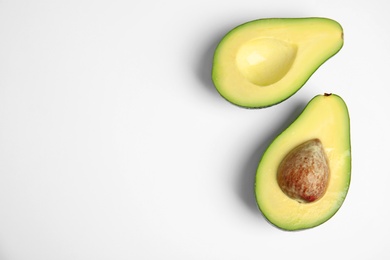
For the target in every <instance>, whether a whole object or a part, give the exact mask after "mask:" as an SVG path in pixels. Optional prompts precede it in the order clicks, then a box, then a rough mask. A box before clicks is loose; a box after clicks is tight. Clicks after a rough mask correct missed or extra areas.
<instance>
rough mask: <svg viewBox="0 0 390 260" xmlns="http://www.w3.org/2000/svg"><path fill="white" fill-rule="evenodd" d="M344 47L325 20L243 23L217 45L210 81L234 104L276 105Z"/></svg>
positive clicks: (334, 28) (336, 31) (339, 31)
mask: <svg viewBox="0 0 390 260" xmlns="http://www.w3.org/2000/svg"><path fill="white" fill-rule="evenodd" d="M342 46H343V29H342V27H341V26H340V24H339V23H337V22H336V21H334V20H331V19H328V18H271V19H259V20H254V21H250V22H247V23H244V24H242V25H239V26H238V27H236V28H234V29H233V30H231V31H230V32H228V33H227V34H226V35H225V36H224V37H223V39H222V40H221V42H220V43H219V44H218V46H217V48H216V50H215V53H214V60H213V68H212V80H213V82H214V85H215V87H216V89H217V90H218V92H219V93H220V94H221V96H223V97H224V98H225V99H226V100H228V101H230V102H231V103H233V104H236V105H238V106H242V107H248V108H262V107H268V106H272V105H275V104H277V103H280V102H282V101H283V100H285V99H287V98H289V97H290V96H292V95H293V94H294V93H295V92H296V91H298V90H299V89H300V88H301V87H302V86H303V85H304V84H305V82H306V81H307V80H308V79H309V78H310V76H311V75H312V74H313V73H314V72H315V71H316V70H317V69H318V68H319V67H320V66H321V65H322V64H323V63H324V62H325V61H326V60H328V59H329V58H330V57H332V56H333V55H335V54H336V53H337V52H338V51H339V50H340V49H341V48H342Z"/></svg>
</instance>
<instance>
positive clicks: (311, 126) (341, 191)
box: [255, 94, 351, 230]
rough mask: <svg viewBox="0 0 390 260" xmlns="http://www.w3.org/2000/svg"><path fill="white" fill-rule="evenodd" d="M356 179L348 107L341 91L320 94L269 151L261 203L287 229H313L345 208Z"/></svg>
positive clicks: (261, 171) (258, 186) (261, 172)
mask: <svg viewBox="0 0 390 260" xmlns="http://www.w3.org/2000/svg"><path fill="white" fill-rule="evenodd" d="M350 178H351V145H350V123H349V113H348V109H347V106H346V104H345V102H344V101H343V99H342V98H341V97H340V96H338V95H335V94H324V95H318V96H315V97H314V98H313V99H312V100H311V101H310V102H309V103H308V104H307V105H306V107H305V109H304V110H303V112H302V113H301V114H300V115H299V116H298V117H297V118H296V119H295V121H294V122H293V123H292V124H291V125H290V126H289V127H287V128H286V129H285V130H284V131H283V132H282V133H281V134H279V135H278V136H277V137H276V138H275V139H274V140H273V141H272V143H271V144H270V145H269V147H268V148H267V149H266V151H265V152H264V154H263V156H262V158H261V160H260V163H259V166H258V169H257V173H256V180H255V194H256V201H257V204H258V207H259V209H260V211H261V212H262V213H263V215H264V216H265V217H266V218H267V219H268V220H269V221H270V222H271V223H272V224H274V225H275V226H277V227H279V228H281V229H283V230H302V229H308V228H313V227H315V226H318V225H320V224H322V223H324V222H326V221H327V220H329V219H330V218H331V217H332V216H333V215H334V214H335V213H336V212H337V211H338V210H339V208H340V207H341V205H342V204H343V202H344V200H345V197H346V195H347V192H348V189H349V184H350Z"/></svg>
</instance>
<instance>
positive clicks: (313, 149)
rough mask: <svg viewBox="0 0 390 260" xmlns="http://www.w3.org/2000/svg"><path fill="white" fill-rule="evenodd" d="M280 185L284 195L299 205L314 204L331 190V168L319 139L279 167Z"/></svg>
mask: <svg viewBox="0 0 390 260" xmlns="http://www.w3.org/2000/svg"><path fill="white" fill-rule="evenodd" d="M277 181H278V184H279V187H280V188H281V189H282V191H283V192H284V193H285V194H286V195H287V196H289V197H290V198H292V199H295V200H297V201H298V202H302V203H308V202H314V201H316V200H318V199H319V198H321V197H322V196H323V195H324V194H325V191H326V188H327V187H328V182H329V166H328V160H327V157H326V154H325V150H324V148H323V145H322V143H321V141H320V140H319V139H312V140H309V141H306V142H304V143H302V144H300V145H298V146H297V147H295V148H294V149H293V150H291V151H290V152H289V153H288V154H287V155H286V157H285V158H284V159H283V160H282V162H281V163H280V165H279V169H278V173H277Z"/></svg>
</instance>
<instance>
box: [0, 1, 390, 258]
mask: <svg viewBox="0 0 390 260" xmlns="http://www.w3.org/2000/svg"><path fill="white" fill-rule="evenodd" d="M388 3H389V2H388V1H385V0H383V1H379V0H378V1H352V0H351V1H336V0H333V1H330V0H328V1H309V0H307V1H305V0H300V1H287V0H286V1H281V0H273V1H263V0H240V1H234V2H233V1H210V0H207V1H206V0H198V1H179V0H174V1H169V0H168V1H157V0H154V1H138V2H136V1H120V0H117V1H115V0H114V1H92V0H81V1H75V0H74V1H73V0H72V1H49V0H47V1H42V0H39V1H38V0H37V1H7V0H0V259H1V260H52V259H56V260H65V259H66V260H68V259H73V260H81V259H82V260H84V259H94V260H100V259H116V260H122V259H137V260H138V259H186V260H187V259H203V260H206V259H225V260H228V259H232V260H233V259H246V260H250V259H312V258H313V257H315V258H316V259H329V258H332V259H335V258H337V259H342V258H344V259H356V258H358V259H369V258H370V259H389V257H390V249H389V248H388V246H389V238H388V234H389V232H390V224H389V219H390V210H389V206H390V204H389V198H390V195H389V185H390V168H389V152H388V150H389V147H390V138H389V133H390V124H389V123H388V119H389V112H390V102H389V87H390V83H389V75H390V72H389V68H390V16H389V15H388V10H389V6H390V5H389V4H388ZM308 16H322V17H328V18H332V19H335V20H337V21H338V22H339V23H340V24H341V25H342V26H343V28H344V33H345V44H344V47H343V48H342V49H341V51H340V52H339V53H338V54H337V55H336V56H334V57H333V58H331V59H330V60H328V61H327V62H326V63H325V64H324V65H323V66H321V67H320V69H319V70H317V72H316V73H315V74H314V75H313V76H312V77H311V78H310V80H309V81H308V82H307V84H306V85H305V86H304V87H303V88H302V89H301V90H300V91H299V92H298V93H297V94H296V95H294V96H293V97H292V98H290V99H288V100H287V101H285V102H283V103H281V104H279V105H277V106H274V107H270V108H267V109H262V110H247V109H243V108H239V107H237V106H234V105H232V104H230V103H228V102H227V101H225V100H224V99H223V98H221V97H220V96H219V95H218V94H217V92H216V90H215V88H214V86H213V84H212V82H211V79H210V73H211V72H210V71H211V62H212V56H213V52H214V49H215V46H216V44H217V43H218V41H219V40H220V39H221V38H222V36H223V35H224V34H225V33H226V32H227V31H229V30H230V29H232V28H233V27H235V26H237V25H239V24H241V23H244V22H247V21H250V20H254V19H258V18H269V17H308ZM324 92H333V93H336V94H338V95H340V96H341V97H343V99H344V100H345V102H346V103H347V104H348V107H349V111H350V116H351V138H352V158H353V165H352V166H353V169H352V182H351V187H350V191H349V194H348V196H347V199H346V201H345V203H344V205H343V207H342V208H341V209H340V211H339V212H338V213H337V214H336V215H335V216H334V217H333V218H332V219H331V220H329V221H328V222H326V223H325V224H323V225H321V226H319V227H317V228H314V229H310V230H306V231H301V232H285V231H281V230H279V229H277V228H275V227H274V226H272V225H270V224H269V223H268V222H266V220H265V219H264V218H263V216H262V215H261V213H260V212H259V211H258V209H257V206H256V203H255V200H254V196H253V181H254V175H255V171H256V167H257V164H258V162H259V159H260V157H261V155H262V153H263V151H264V149H265V148H266V147H267V145H268V144H269V143H270V142H271V140H272V139H273V138H274V137H275V136H276V135H277V134H278V133H279V132H280V131H282V130H283V129H284V128H285V127H286V126H287V125H288V124H289V123H290V122H291V121H292V120H293V119H294V118H295V117H296V116H297V115H298V114H299V113H300V111H301V110H302V108H303V107H304V105H305V104H306V103H307V102H308V101H309V100H310V99H311V98H312V97H314V96H315V95H317V94H322V93H324Z"/></svg>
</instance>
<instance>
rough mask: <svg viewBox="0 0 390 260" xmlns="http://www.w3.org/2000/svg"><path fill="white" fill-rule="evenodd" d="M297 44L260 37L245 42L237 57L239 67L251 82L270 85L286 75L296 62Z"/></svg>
mask: <svg viewBox="0 0 390 260" xmlns="http://www.w3.org/2000/svg"><path fill="white" fill-rule="evenodd" d="M296 54H297V46H296V45H294V44H291V43H288V42H285V41H282V40H278V39H272V38H259V39H254V40H251V41H248V42H246V43H244V44H243V45H242V46H241V47H240V49H239V51H238V53H237V57H236V62H237V67H238V69H239V70H240V72H241V73H242V75H243V76H244V77H245V78H246V79H247V80H248V81H250V82H252V83H253V84H255V85H259V86H268V85H270V84H273V83H275V82H277V81H279V80H280V79H281V78H283V77H284V75H286V73H287V72H288V71H289V69H290V68H291V65H292V64H293V62H294V59H295V56H296Z"/></svg>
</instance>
